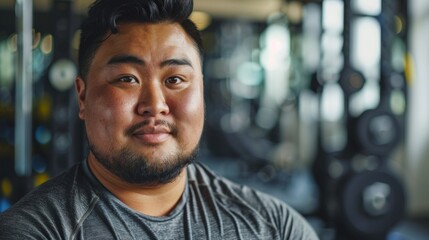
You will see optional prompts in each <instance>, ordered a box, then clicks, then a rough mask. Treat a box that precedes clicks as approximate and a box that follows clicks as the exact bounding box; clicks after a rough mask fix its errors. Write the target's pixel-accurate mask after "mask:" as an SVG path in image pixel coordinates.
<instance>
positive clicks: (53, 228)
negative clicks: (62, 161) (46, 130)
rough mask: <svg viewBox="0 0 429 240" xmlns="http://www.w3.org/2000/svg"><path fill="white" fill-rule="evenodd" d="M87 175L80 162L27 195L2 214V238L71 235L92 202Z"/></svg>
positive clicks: (0, 217)
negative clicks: (86, 179)
mask: <svg viewBox="0 0 429 240" xmlns="http://www.w3.org/2000/svg"><path fill="white" fill-rule="evenodd" d="M84 177H85V176H84V174H83V171H82V169H81V165H80V164H78V165H75V166H74V167H72V168H71V169H69V170H68V171H66V172H64V173H62V174H61V175H59V176H57V177H54V178H52V179H50V180H49V181H47V182H46V183H44V184H42V185H41V186H39V187H38V188H36V189H34V190H33V191H31V192H30V193H28V194H27V195H25V196H24V197H23V198H22V199H21V200H19V201H18V202H17V203H15V204H14V205H13V206H12V207H11V208H9V209H8V210H6V211H5V212H4V213H2V214H1V215H0V239H7V237H9V238H11V239H18V238H21V237H22V238H24V237H25V238H26V239H27V238H28V237H30V236H39V237H41V236H43V237H44V238H48V239H61V238H63V237H64V236H67V235H69V234H70V232H71V231H72V229H73V228H74V226H75V225H76V224H77V221H78V219H79V217H80V216H81V215H82V214H84V212H85V208H87V206H88V205H89V204H90V202H91V195H92V194H91V193H90V190H89V187H88V186H87V185H88V184H89V183H87V181H85V179H84ZM13 236H14V237H13Z"/></svg>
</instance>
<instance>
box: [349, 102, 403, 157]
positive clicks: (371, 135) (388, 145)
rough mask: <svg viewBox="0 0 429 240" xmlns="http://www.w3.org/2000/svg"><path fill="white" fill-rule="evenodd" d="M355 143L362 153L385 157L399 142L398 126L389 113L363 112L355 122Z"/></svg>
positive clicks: (394, 118) (379, 111)
mask: <svg viewBox="0 0 429 240" xmlns="http://www.w3.org/2000/svg"><path fill="white" fill-rule="evenodd" d="M352 129H354V130H355V133H354V135H355V141H356V143H357V145H358V146H357V147H358V148H359V150H360V151H361V152H363V153H366V154H370V155H378V156H386V155H388V154H389V153H390V152H391V151H392V150H394V149H395V147H396V146H397V145H398V143H399V142H400V136H401V134H400V125H399V122H398V120H397V119H396V117H395V116H394V115H393V114H392V113H391V112H389V111H386V110H381V109H375V110H367V111H365V112H363V113H362V114H361V115H360V116H359V118H358V119H357V121H356V126H355V127H354V128H352Z"/></svg>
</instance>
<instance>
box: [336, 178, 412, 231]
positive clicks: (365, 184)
mask: <svg viewBox="0 0 429 240" xmlns="http://www.w3.org/2000/svg"><path fill="white" fill-rule="evenodd" d="M339 198H340V199H339V203H340V211H339V215H340V216H339V218H338V220H339V224H340V225H341V226H343V227H344V230H346V232H347V233H349V234H350V235H351V236H353V237H359V238H361V239H368V238H374V237H380V236H384V235H386V234H387V233H388V231H389V230H390V229H391V228H392V227H393V226H394V225H395V224H396V223H398V222H399V221H400V220H401V219H402V217H403V216H404V212H405V192H404V188H403V186H402V183H401V182H400V181H399V179H398V178H396V177H395V176H394V175H393V174H392V173H389V172H382V171H364V172H360V173H356V174H353V175H352V176H351V177H349V178H347V179H345V182H344V183H343V185H342V188H341V191H340V194H339Z"/></svg>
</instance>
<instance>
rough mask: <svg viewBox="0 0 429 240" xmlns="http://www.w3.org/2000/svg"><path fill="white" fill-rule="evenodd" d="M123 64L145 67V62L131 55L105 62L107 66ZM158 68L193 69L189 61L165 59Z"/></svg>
mask: <svg viewBox="0 0 429 240" xmlns="http://www.w3.org/2000/svg"><path fill="white" fill-rule="evenodd" d="M124 63H131V64H138V65H145V61H144V60H143V59H140V58H138V57H136V56H133V55H118V56H114V57H112V58H111V59H110V60H109V61H108V62H107V64H108V65H117V64H124ZM160 66H161V67H165V66H189V67H191V68H194V67H193V66H192V64H191V61H189V60H188V59H186V58H171V59H167V60H164V61H162V62H161V64H160Z"/></svg>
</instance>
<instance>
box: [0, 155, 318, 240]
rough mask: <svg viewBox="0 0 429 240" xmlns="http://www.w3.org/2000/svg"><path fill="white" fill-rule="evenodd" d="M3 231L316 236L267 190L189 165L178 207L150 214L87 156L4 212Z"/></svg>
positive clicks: (25, 234) (52, 235) (17, 235)
mask: <svg viewBox="0 0 429 240" xmlns="http://www.w3.org/2000/svg"><path fill="white" fill-rule="evenodd" d="M0 239H5V240H7V239H103V240H106V239H162V240H166V239H243V240H249V239H269V240H274V239H318V238H317V236H316V234H315V233H314V231H313V230H312V229H311V227H310V226H309V225H308V224H307V223H306V222H305V220H303V218H302V217H301V216H300V215H299V214H298V213H296V212H295V211H294V210H293V209H291V208H290V207H289V206H287V205H286V204H285V203H282V202H280V201H278V200H276V199H274V198H272V197H270V196H268V195H265V194H263V193H260V192H257V191H254V190H252V189H250V188H248V187H245V186H240V185H237V184H234V183H232V182H230V181H228V180H226V179H224V178H222V177H219V176H216V175H215V174H214V173H212V172H211V171H210V170H208V169H206V168H205V167H204V166H203V165H201V164H192V165H190V166H188V185H187V188H186V191H185V193H184V195H183V196H182V199H181V201H180V203H179V204H178V205H177V207H176V209H175V210H174V211H173V212H172V213H171V214H170V215H169V216H165V217H150V216H145V215H143V214H140V213H138V212H135V211H133V210H132V209H130V208H128V207H127V206H126V205H125V204H123V203H122V202H120V201H119V200H118V199H117V198H116V197H115V196H113V195H112V194H111V193H110V192H108V191H107V190H106V189H105V188H104V187H103V186H102V185H101V184H100V183H99V182H98V181H97V180H96V179H95V178H94V177H93V176H92V174H91V173H90V171H89V170H88V168H87V164H86V162H85V161H84V162H82V163H81V164H78V165H76V166H74V167H73V168H72V169H71V170H69V171H67V172H65V173H64V174H62V175H60V176H58V177H56V178H53V179H52V180H50V181H48V182H47V183H45V184H44V185H42V186H40V187H39V188H38V189H36V190H35V191H32V192H31V193H29V194H27V195H26V196H25V197H24V198H23V199H22V200H21V201H19V202H18V203H16V204H15V205H14V206H13V207H11V208H10V209H8V210H7V211H6V212H4V213H2V214H1V215H0Z"/></svg>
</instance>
